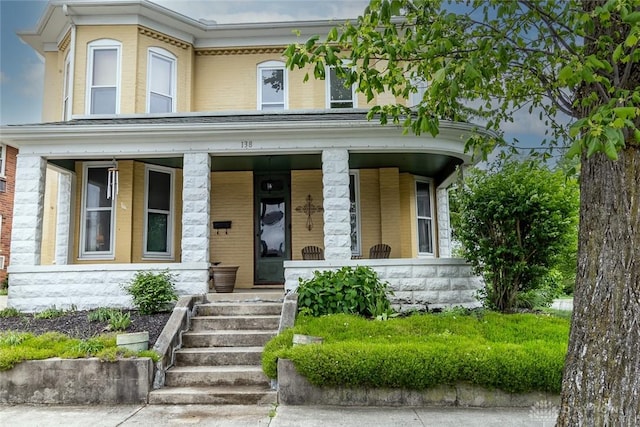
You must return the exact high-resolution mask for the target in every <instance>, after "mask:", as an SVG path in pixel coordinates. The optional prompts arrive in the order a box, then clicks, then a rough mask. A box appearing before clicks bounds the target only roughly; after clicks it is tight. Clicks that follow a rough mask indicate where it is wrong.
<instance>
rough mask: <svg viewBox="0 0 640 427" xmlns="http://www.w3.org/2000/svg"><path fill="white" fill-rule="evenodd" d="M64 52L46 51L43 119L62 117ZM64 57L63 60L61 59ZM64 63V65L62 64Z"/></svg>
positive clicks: (53, 120)
mask: <svg viewBox="0 0 640 427" xmlns="http://www.w3.org/2000/svg"><path fill="white" fill-rule="evenodd" d="M65 54H66V53H65V52H62V53H60V54H58V53H57V52H45V55H44V81H45V82H46V83H45V85H44V92H43V97H42V121H43V122H57V121H60V120H61V119H62V87H63V86H62V82H63V80H64V73H63V70H64V55H65ZM60 57H62V60H60ZM60 63H62V66H61V65H60Z"/></svg>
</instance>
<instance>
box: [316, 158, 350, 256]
mask: <svg viewBox="0 0 640 427" xmlns="http://www.w3.org/2000/svg"><path fill="white" fill-rule="evenodd" d="M322 187H323V188H322V194H323V197H324V255H325V258H326V259H327V260H345V259H351V221H350V214H349V206H350V201H349V152H348V151H347V150H344V149H337V148H332V149H328V150H323V151H322Z"/></svg>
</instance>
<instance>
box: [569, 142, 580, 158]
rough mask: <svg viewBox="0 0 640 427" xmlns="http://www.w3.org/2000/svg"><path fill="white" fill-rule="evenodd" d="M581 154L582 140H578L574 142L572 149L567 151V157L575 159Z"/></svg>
mask: <svg viewBox="0 0 640 427" xmlns="http://www.w3.org/2000/svg"><path fill="white" fill-rule="evenodd" d="M581 152H582V140H579V139H577V140H575V141H574V142H573V144H571V147H569V150H567V157H568V158H573V157H576V156H579V155H580V153H581Z"/></svg>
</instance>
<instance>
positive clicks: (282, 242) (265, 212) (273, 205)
mask: <svg viewBox="0 0 640 427" xmlns="http://www.w3.org/2000/svg"><path fill="white" fill-rule="evenodd" d="M284 213H285V204H284V197H274V198H263V199H261V200H260V244H261V249H260V257H261V258H271V257H284V256H285V254H286V249H287V248H286V239H285V214H284Z"/></svg>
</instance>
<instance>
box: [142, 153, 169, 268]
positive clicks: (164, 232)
mask: <svg viewBox="0 0 640 427" xmlns="http://www.w3.org/2000/svg"><path fill="white" fill-rule="evenodd" d="M145 182H146V185H145V215H144V222H145V224H144V230H145V233H144V242H145V244H144V256H145V257H154V258H158V257H161V258H169V257H171V256H172V252H173V251H172V247H173V243H172V242H173V190H174V171H173V169H169V168H163V167H159V166H149V165H148V166H147V167H146V170H145Z"/></svg>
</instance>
